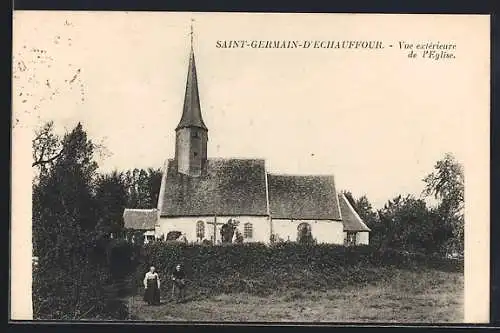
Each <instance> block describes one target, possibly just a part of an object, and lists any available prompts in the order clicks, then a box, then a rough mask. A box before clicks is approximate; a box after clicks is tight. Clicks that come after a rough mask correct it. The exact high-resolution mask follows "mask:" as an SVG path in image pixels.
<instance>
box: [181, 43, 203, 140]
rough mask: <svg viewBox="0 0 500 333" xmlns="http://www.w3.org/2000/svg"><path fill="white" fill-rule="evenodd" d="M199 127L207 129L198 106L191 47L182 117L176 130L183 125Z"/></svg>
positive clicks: (198, 99) (198, 98)
mask: <svg viewBox="0 0 500 333" xmlns="http://www.w3.org/2000/svg"><path fill="white" fill-rule="evenodd" d="M191 126H195V127H200V128H203V129H204V130H208V129H207V126H206V125H205V123H204V122H203V117H202V116H201V107H200V94H199V92H198V78H197V76H196V63H195V60H194V52H193V49H192V48H191V53H190V55H189V67H188V74H187V80H186V93H185V95H184V108H183V110H182V117H181V120H180V122H179V125H177V127H176V130H178V129H180V128H183V127H191Z"/></svg>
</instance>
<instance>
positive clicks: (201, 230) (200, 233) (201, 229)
mask: <svg viewBox="0 0 500 333" xmlns="http://www.w3.org/2000/svg"><path fill="white" fill-rule="evenodd" d="M196 238H198V239H203V238H205V222H203V221H198V222H196Z"/></svg>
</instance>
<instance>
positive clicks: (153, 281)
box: [144, 266, 160, 305]
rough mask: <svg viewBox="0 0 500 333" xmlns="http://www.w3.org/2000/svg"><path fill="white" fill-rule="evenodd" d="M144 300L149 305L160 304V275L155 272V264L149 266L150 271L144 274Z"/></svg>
mask: <svg viewBox="0 0 500 333" xmlns="http://www.w3.org/2000/svg"><path fill="white" fill-rule="evenodd" d="M144 288H145V291H144V301H146V302H147V303H148V304H149V305H159V304H160V277H159V276H158V273H156V272H155V268H154V266H151V267H150V268H149V272H147V273H146V276H144Z"/></svg>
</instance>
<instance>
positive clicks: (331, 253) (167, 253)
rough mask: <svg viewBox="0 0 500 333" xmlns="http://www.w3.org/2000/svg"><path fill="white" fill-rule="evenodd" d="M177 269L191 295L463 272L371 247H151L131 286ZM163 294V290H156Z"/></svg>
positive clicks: (438, 261)
mask: <svg viewBox="0 0 500 333" xmlns="http://www.w3.org/2000/svg"><path fill="white" fill-rule="evenodd" d="M177 263H181V264H183V266H184V268H185V270H186V274H187V279H188V287H189V288H190V289H191V290H192V292H193V293H199V294H213V293H235V292H248V293H252V294H262V295H264V294H266V293H269V292H270V291H273V290H285V289H287V288H300V289H309V290H311V289H314V290H318V289H321V288H327V287H341V286H347V285H349V286H353V285H356V284H364V283H369V282H370V281H373V280H376V279H380V278H386V279H390V276H388V275H386V274H387V272H389V271H390V270H391V269H392V268H394V267H396V268H401V269H409V270H422V269H425V268H433V269H437V270H444V271H454V272H457V271H458V272H461V271H463V262H462V261H452V260H446V259H444V258H442V257H433V256H425V255H407V254H405V253H403V252H400V251H394V250H390V249H387V250H385V251H377V250H376V249H374V248H373V247H369V246H359V247H344V246H338V245H327V244H317V245H302V244H298V243H281V244H275V245H273V246H265V245H264V244H259V243H244V244H239V245H237V244H233V245H231V246H215V247H214V246H205V245H199V244H189V245H185V244H179V243H177V244H175V243H167V244H160V243H153V244H148V245H146V246H145V248H144V254H143V256H142V259H141V262H140V264H139V266H138V271H137V275H136V281H135V283H136V285H138V286H140V283H141V279H142V278H143V277H144V273H145V272H146V271H147V269H148V267H149V266H150V265H154V266H155V267H156V268H157V271H158V272H159V274H160V278H162V279H165V278H167V277H168V276H170V274H171V273H172V270H173V268H174V266H175V265H176V264H177ZM162 289H163V290H162V292H163V293H168V292H169V288H168V287H165V288H162Z"/></svg>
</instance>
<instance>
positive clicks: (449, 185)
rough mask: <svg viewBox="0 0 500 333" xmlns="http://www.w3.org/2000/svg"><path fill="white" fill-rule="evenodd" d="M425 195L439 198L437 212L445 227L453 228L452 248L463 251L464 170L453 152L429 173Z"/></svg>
mask: <svg viewBox="0 0 500 333" xmlns="http://www.w3.org/2000/svg"><path fill="white" fill-rule="evenodd" d="M423 181H424V182H425V183H426V186H425V189H424V192H423V193H424V195H426V196H431V195H432V196H434V197H435V198H436V199H438V200H439V205H438V207H437V209H436V214H437V215H438V216H439V219H440V220H441V223H442V224H444V225H445V226H444V227H443V228H445V229H446V228H451V230H452V234H453V237H452V238H450V240H449V243H448V247H449V249H450V250H454V251H460V252H463V248H464V214H463V211H464V171H463V166H462V165H461V164H460V163H459V162H458V161H457V160H456V159H455V158H454V156H453V155H452V154H446V155H445V156H444V158H443V159H441V160H439V161H437V162H436V164H435V165H434V172H432V173H430V174H429V175H427V176H426V177H425V178H424V179H423Z"/></svg>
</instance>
